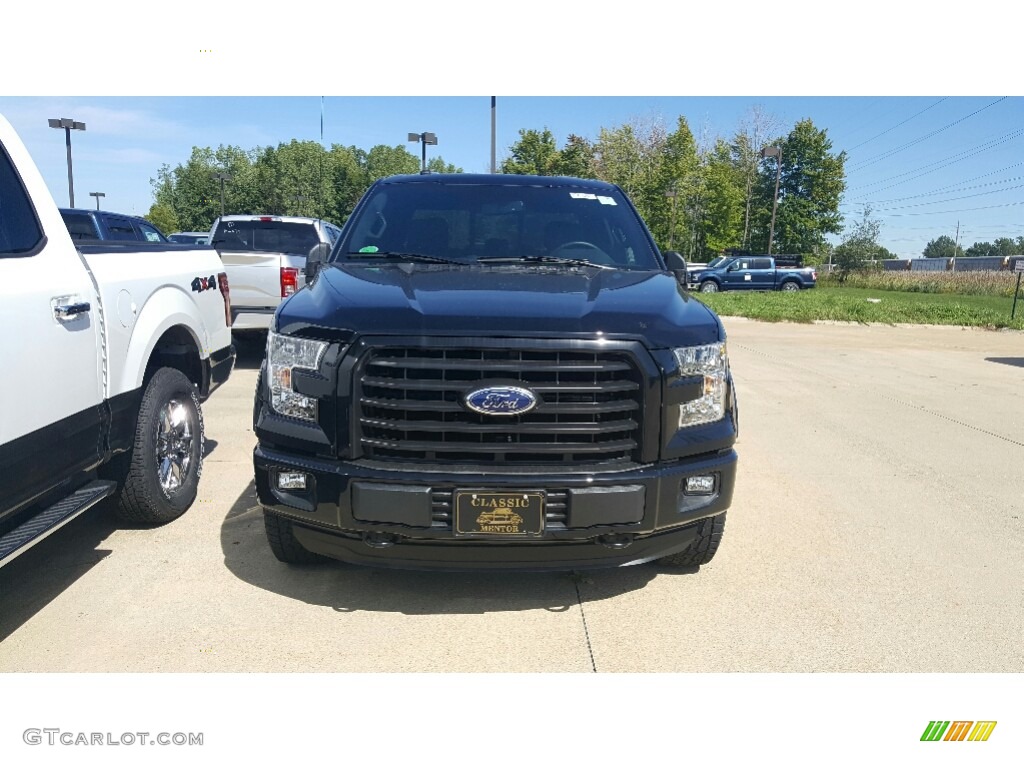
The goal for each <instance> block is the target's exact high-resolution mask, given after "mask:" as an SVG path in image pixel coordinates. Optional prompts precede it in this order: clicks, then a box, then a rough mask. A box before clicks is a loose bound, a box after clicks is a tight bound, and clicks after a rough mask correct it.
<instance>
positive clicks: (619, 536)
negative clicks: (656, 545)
mask: <svg viewBox="0 0 1024 768" xmlns="http://www.w3.org/2000/svg"><path fill="white" fill-rule="evenodd" d="M597 540H598V541H599V542H600V543H602V544H604V545H605V546H606V547H608V549H625V548H626V547H628V546H629V545H630V544H632V543H633V534H631V533H606V534H605V535H604V536H600V537H598V539H597Z"/></svg>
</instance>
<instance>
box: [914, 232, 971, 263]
mask: <svg viewBox="0 0 1024 768" xmlns="http://www.w3.org/2000/svg"><path fill="white" fill-rule="evenodd" d="M922 255H923V256H924V257H925V258H928V259H951V258H953V257H954V256H956V257H958V258H959V257H960V256H963V255H964V251H963V248H962V247H960V246H958V245H957V244H956V243H955V242H954V240H953V238H952V237H950V236H949V235H940V236H939V237H936V238H935V239H934V240H931V241H929V242H928V245H926V246H925V247H924V251H923V253H922Z"/></svg>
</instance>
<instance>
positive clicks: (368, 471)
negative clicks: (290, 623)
mask: <svg viewBox="0 0 1024 768" xmlns="http://www.w3.org/2000/svg"><path fill="white" fill-rule="evenodd" d="M254 464H255V473H256V492H257V495H258V497H259V501H260V504H262V505H263V507H264V508H265V509H267V510H268V511H270V512H273V513H275V514H278V515H281V516H283V517H286V518H288V519H290V520H291V521H292V522H293V524H294V526H293V527H294V531H295V536H296V538H297V539H298V540H299V542H300V543H301V544H302V545H303V546H304V547H306V549H308V550H310V551H312V552H317V553H319V554H323V555H327V556H328V557H333V558H336V559H339V560H344V561H346V562H351V563H357V564H362V565H375V566H385V567H394V568H414V569H437V570H488V569H509V570H568V569H577V568H600V567H615V566H623V565H634V564H638V563H643V562H648V561H650V560H654V559H657V558H659V557H663V556H665V555H669V554H672V553H674V552H679V551H681V550H683V549H685V548H686V547H687V546H688V545H689V544H690V543H691V542H692V541H693V539H694V537H695V535H696V531H695V526H696V524H697V523H698V522H699V521H700V520H702V519H704V518H707V517H710V516H713V515H717V514H720V513H722V512H724V511H726V510H727V509H728V507H729V504H730V503H731V501H732V494H733V486H734V483H735V476H736V464H737V457H736V453H735V452H734V451H733V450H731V449H730V450H727V451H723V452H721V453H718V454H714V455H705V456H702V457H698V458H690V459H686V460H683V461H673V462H663V463H657V464H652V465H647V466H642V467H637V468H632V469H625V470H619V471H610V472H609V471H604V472H580V471H576V472H565V471H558V470H557V469H556V468H545V469H544V470H538V471H537V472H522V471H521V472H519V473H516V474H513V473H506V472H487V473H484V472H481V471H478V470H477V471H472V472H456V471H454V470H446V469H444V468H439V467H431V468H429V470H418V469H417V468H415V467H409V466H403V467H401V468H398V467H395V468H391V467H389V468H383V467H382V466H380V465H376V466H371V465H367V464H364V463H357V462H345V461H326V460H322V459H315V458H305V457H298V456H295V455H292V454H285V453H281V452H278V451H274V450H270V449H268V448H265V447H262V446H257V448H256V450H255V453H254ZM279 472H303V473H305V474H306V476H307V489H306V490H305V491H286V490H281V489H279V488H278V487H277V475H278V473H279ZM709 474H711V475H714V476H715V478H716V481H715V489H714V492H713V493H712V494H709V495H687V494H684V493H683V492H682V487H683V482H684V479H685V478H686V477H688V476H690V475H709ZM459 489H475V490H488V491H497V492H508V491H517V492H518V491H526V490H529V491H542V492H544V493H545V494H546V496H547V498H548V499H549V500H551V501H552V504H551V507H549V509H550V508H552V507H554V506H555V503H554V500H555V499H557V500H558V503H557V507H558V508H559V509H560V510H561V511H560V512H559V513H558V514H557V515H553V513H549V515H548V517H547V520H546V522H545V525H544V529H543V532H542V533H541V534H539V535H537V536H532V537H529V538H515V539H513V538H512V537H506V538H500V537H498V536H494V537H480V536H474V537H464V536H458V535H456V533H455V532H454V530H453V529H454V527H455V526H454V520H453V517H454V514H455V510H454V508H451V509H450V515H451V516H450V517H449V519H448V520H447V521H446V520H445V514H444V513H443V512H442V513H441V514H438V508H439V505H441V506H442V507H443V504H444V499H446V498H447V499H452V498H453V497H454V492H455V491H456V490H459ZM439 499H440V500H441V501H439Z"/></svg>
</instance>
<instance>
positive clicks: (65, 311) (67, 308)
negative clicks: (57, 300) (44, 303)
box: [53, 301, 92, 320]
mask: <svg viewBox="0 0 1024 768" xmlns="http://www.w3.org/2000/svg"><path fill="white" fill-rule="evenodd" d="M90 309H92V307H91V306H90V304H89V302H88V301H79V302H76V303H74V304H58V305H56V306H55V307H54V308H53V315H54V317H56V318H57V319H58V320H74V319H75V318H76V317H78V316H79V315H81V314H84V313H86V312H88V311H89V310H90Z"/></svg>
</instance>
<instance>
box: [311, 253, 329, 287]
mask: <svg viewBox="0 0 1024 768" xmlns="http://www.w3.org/2000/svg"><path fill="white" fill-rule="evenodd" d="M330 255H331V246H330V244H329V243H317V244H316V245H314V246H313V247H312V248H311V249H310V251H309V256H307V257H306V285H309V284H310V283H311V282H313V278H315V277H316V276H317V273H318V272H319V271H320V267H322V266H323V265H324V262H326V261H327V257H328V256H330Z"/></svg>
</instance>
